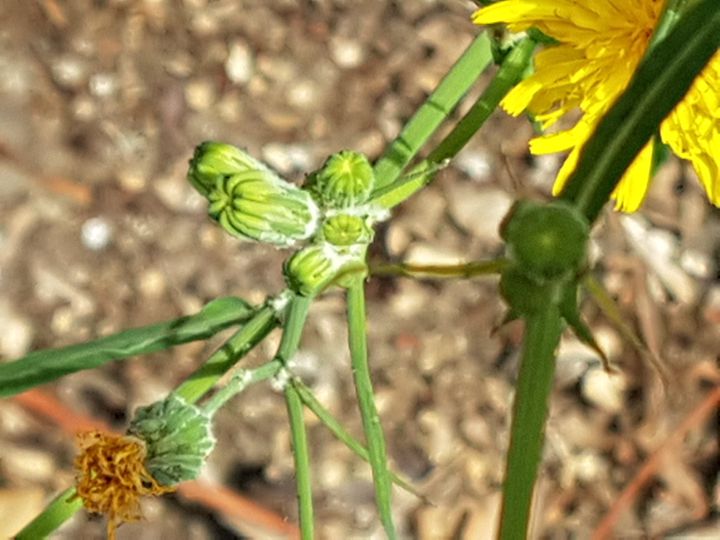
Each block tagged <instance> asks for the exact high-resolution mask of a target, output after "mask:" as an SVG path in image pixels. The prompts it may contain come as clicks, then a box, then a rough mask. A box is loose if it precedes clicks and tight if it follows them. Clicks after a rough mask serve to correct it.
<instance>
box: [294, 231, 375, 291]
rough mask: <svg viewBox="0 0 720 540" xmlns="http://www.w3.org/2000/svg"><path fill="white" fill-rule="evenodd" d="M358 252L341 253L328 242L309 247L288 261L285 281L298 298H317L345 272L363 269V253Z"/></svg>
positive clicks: (347, 251) (350, 250)
mask: <svg viewBox="0 0 720 540" xmlns="http://www.w3.org/2000/svg"><path fill="white" fill-rule="evenodd" d="M356 251H357V250H352V249H349V250H340V249H338V248H337V247H335V246H333V245H331V244H328V243H325V242H323V243H319V244H312V245H309V246H306V247H304V248H303V249H301V250H300V251H298V252H296V253H295V254H294V255H293V256H292V257H290V259H288V260H287V261H286V263H285V266H284V268H283V273H284V275H285V281H286V282H287V284H288V287H289V288H290V289H291V290H293V291H295V292H296V293H298V294H301V295H303V296H316V295H317V294H319V293H321V292H322V291H323V290H324V289H325V288H326V287H327V286H328V285H330V283H332V281H333V280H334V279H335V278H337V277H338V276H339V274H341V273H342V272H344V271H345V270H349V269H352V267H354V266H357V267H358V269H359V268H362V267H364V264H363V262H362V258H361V255H360V253H361V252H360V251H358V252H357V253H356ZM362 253H364V250H362Z"/></svg>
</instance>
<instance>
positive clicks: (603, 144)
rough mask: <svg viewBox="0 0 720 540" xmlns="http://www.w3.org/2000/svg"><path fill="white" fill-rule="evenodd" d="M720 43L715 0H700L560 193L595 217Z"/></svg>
mask: <svg viewBox="0 0 720 540" xmlns="http://www.w3.org/2000/svg"><path fill="white" fill-rule="evenodd" d="M718 47H720V9H718V2H717V0H698V1H697V2H696V3H695V4H694V5H693V6H691V7H689V8H688V9H687V11H686V12H685V13H684V14H683V15H682V17H680V19H679V20H678V21H677V23H676V25H675V26H674V27H673V28H672V30H670V32H669V33H668V34H667V35H666V36H665V37H664V39H663V40H662V41H660V42H659V43H657V44H656V45H655V47H653V49H652V50H651V51H650V53H649V54H648V55H647V57H646V58H645V60H644V61H643V62H642V63H641V65H640V67H639V68H638V71H637V72H636V73H635V76H634V77H633V79H632V81H631V82H630V85H629V86H628V88H627V90H626V91H625V92H624V93H623V95H622V96H621V97H620V98H619V99H618V101H617V102H616V103H615V105H613V107H612V108H611V109H610V111H609V112H608V113H607V115H606V116H605V117H604V118H603V119H602V120H601V121H600V123H599V125H598V126H597V128H596V130H595V133H594V134H593V136H592V137H591V138H590V140H588V142H587V143H586V144H585V147H584V149H583V151H582V154H581V156H580V159H579V162H578V165H577V168H576V169H575V172H574V173H573V174H572V176H571V177H570V179H569V180H568V184H567V186H566V188H565V189H564V190H563V192H562V194H561V197H562V198H564V199H567V200H569V201H573V202H574V203H576V204H577V206H578V208H579V209H580V210H581V211H582V212H583V213H584V214H585V215H586V216H587V218H588V220H589V221H591V222H592V221H594V220H595V219H596V218H597V216H598V214H599V213H600V210H601V209H602V207H603V206H604V205H605V203H606V202H607V201H608V199H609V198H610V194H611V193H612V191H613V189H615V186H616V185H617V184H618V182H619V181H620V178H621V177H622V175H623V173H624V172H625V170H626V169H627V168H628V166H629V165H630V164H631V163H632V161H633V159H634V158H635V156H636V155H637V154H638V152H640V150H641V149H642V148H643V146H645V144H646V143H647V142H648V140H649V139H650V137H651V136H652V135H653V134H654V133H655V131H656V130H657V127H658V125H659V124H660V123H661V122H662V120H663V119H664V118H665V117H666V116H667V115H668V114H669V113H670V112H671V111H672V109H673V108H674V107H675V105H676V104H677V103H678V102H679V101H680V100H681V99H682V98H683V97H684V96H685V94H686V93H687V91H688V89H689V88H690V86H691V85H692V82H693V80H694V79H695V77H696V76H697V75H698V73H700V71H702V69H703V68H704V67H705V65H706V64H707V63H708V61H709V60H710V58H711V57H712V56H713V55H714V54H715V53H716V52H717V50H718Z"/></svg>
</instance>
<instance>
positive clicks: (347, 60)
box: [330, 36, 365, 69]
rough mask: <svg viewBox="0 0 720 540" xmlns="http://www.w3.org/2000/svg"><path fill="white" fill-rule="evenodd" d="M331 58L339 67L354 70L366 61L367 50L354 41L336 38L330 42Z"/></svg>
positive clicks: (341, 37)
mask: <svg viewBox="0 0 720 540" xmlns="http://www.w3.org/2000/svg"><path fill="white" fill-rule="evenodd" d="M330 56H331V58H332V60H333V62H335V64H337V66H338V67H341V68H343V69H353V68H356V67H358V66H359V65H360V64H362V63H363V62H364V61H365V49H363V46H362V44H361V43H359V42H357V41H355V40H354V39H348V38H345V37H343V36H335V37H333V38H332V39H331V40H330Z"/></svg>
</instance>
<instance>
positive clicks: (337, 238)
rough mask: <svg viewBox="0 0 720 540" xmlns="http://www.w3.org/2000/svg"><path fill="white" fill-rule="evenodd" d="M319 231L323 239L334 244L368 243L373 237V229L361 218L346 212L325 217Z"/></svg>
mask: <svg viewBox="0 0 720 540" xmlns="http://www.w3.org/2000/svg"><path fill="white" fill-rule="evenodd" d="M320 231H321V233H322V238H323V240H325V241H326V242H330V243H331V244H333V245H335V246H350V245H353V244H369V243H370V242H371V241H372V238H373V231H372V229H371V228H370V227H369V226H368V224H367V223H366V221H365V220H364V219H363V218H361V217H358V216H350V215H347V214H339V215H337V216H332V217H329V218H327V219H326V220H325V221H324V222H323V224H322V227H321V228H320Z"/></svg>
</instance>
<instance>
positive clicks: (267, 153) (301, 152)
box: [261, 143, 314, 175]
mask: <svg viewBox="0 0 720 540" xmlns="http://www.w3.org/2000/svg"><path fill="white" fill-rule="evenodd" d="M261 154H262V158H263V160H264V161H265V162H267V164H268V165H270V166H271V167H272V168H273V169H275V170H277V171H278V172H280V173H282V174H287V175H290V174H296V173H298V172H308V171H310V170H312V168H313V164H314V163H313V162H314V160H313V156H312V154H311V152H310V150H309V149H308V148H307V147H306V146H303V145H301V144H282V143H268V144H266V145H265V146H263V147H262V150H261Z"/></svg>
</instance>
